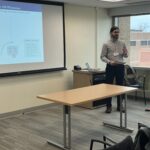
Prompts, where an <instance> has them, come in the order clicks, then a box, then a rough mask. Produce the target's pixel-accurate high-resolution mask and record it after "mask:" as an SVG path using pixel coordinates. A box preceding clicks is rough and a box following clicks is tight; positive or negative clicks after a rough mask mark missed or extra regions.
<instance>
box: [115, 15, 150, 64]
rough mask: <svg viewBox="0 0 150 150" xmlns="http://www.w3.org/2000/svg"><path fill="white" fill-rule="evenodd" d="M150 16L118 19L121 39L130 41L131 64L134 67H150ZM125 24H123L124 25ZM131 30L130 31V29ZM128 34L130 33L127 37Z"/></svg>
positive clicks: (116, 20)
mask: <svg viewBox="0 0 150 150" xmlns="http://www.w3.org/2000/svg"><path fill="white" fill-rule="evenodd" d="M149 20H150V15H138V16H130V17H119V18H118V17H117V18H116V19H115V25H117V24H118V25H119V27H120V29H121V30H123V32H122V31H121V33H122V35H121V39H124V40H125V41H129V46H128V49H129V54H130V56H129V57H130V59H129V60H130V64H131V65H133V66H150V21H149ZM122 22H123V23H122ZM128 28H129V29H128ZM127 32H130V33H129V34H128V35H129V36H126V34H127Z"/></svg>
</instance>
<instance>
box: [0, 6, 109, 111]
mask: <svg viewBox="0 0 150 150" xmlns="http://www.w3.org/2000/svg"><path fill="white" fill-rule="evenodd" d="M97 16H98V17H99V18H98V20H97V21H96V10H95V8H91V7H82V6H73V5H65V24H66V29H65V30H66V31H65V32H66V65H67V68H68V70H67V71H60V72H52V73H44V74H36V75H26V76H18V77H7V78H0V114H3V113H7V112H12V111H16V110H20V109H25V108H30V107H34V106H40V105H44V104H47V103H48V102H47V101H44V100H40V99H37V98H36V96H37V95H39V94H44V93H48V92H54V91H61V90H65V89H70V88H72V87H73V85H72V69H73V66H74V65H76V64H79V65H81V66H82V67H85V62H89V64H90V65H91V66H93V67H95V66H96V65H97V64H96V63H98V64H99V65H98V66H100V59H99V56H97V55H99V52H100V49H101V44H102V42H103V41H104V39H105V38H107V36H106V35H107V34H108V29H109V27H110V23H111V18H110V17H108V15H107V11H106V10H104V9H99V10H98V15H97ZM96 22H98V25H97V24H96ZM96 33H98V34H96ZM97 35H98V42H97V39H96V38H97ZM96 43H98V46H97V44H96Z"/></svg>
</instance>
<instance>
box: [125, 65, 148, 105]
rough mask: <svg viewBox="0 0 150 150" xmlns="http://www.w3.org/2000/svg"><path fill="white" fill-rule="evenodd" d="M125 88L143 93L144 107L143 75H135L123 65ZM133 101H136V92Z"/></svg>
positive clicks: (133, 70)
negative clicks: (139, 90) (132, 88)
mask: <svg viewBox="0 0 150 150" xmlns="http://www.w3.org/2000/svg"><path fill="white" fill-rule="evenodd" d="M124 84H125V86H129V87H135V88H138V89H141V90H142V91H143V98H144V101H145V105H146V98H145V75H139V76H138V75H137V73H136V71H135V69H134V68H132V67H131V66H129V65H125V76H124ZM135 99H137V91H136V92H135Z"/></svg>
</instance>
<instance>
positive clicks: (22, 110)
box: [0, 103, 56, 119]
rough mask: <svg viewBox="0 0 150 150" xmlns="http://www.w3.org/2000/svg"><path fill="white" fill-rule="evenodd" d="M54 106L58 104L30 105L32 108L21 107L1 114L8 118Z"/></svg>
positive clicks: (3, 117) (1, 117)
mask: <svg viewBox="0 0 150 150" xmlns="http://www.w3.org/2000/svg"><path fill="white" fill-rule="evenodd" d="M52 106H56V104H55V103H50V104H45V105H40V106H34V107H30V108H25V109H20V110H17V111H12V112H8V113H3V114H0V119H6V118H11V117H14V116H19V115H24V114H27V113H31V112H33V111H38V110H42V109H48V108H50V107H52Z"/></svg>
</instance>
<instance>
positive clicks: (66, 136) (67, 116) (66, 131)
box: [47, 105, 71, 150]
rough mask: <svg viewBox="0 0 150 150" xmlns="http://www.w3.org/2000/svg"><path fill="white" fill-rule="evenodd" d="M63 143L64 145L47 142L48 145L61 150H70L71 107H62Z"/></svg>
mask: <svg viewBox="0 0 150 150" xmlns="http://www.w3.org/2000/svg"><path fill="white" fill-rule="evenodd" d="M63 140H64V141H63V142H64V145H61V144H58V143H55V142H53V141H50V140H48V141H47V142H48V144H51V145H53V146H56V147H58V148H60V149H63V150H71V107H70V106H67V105H64V106H63Z"/></svg>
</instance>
